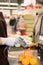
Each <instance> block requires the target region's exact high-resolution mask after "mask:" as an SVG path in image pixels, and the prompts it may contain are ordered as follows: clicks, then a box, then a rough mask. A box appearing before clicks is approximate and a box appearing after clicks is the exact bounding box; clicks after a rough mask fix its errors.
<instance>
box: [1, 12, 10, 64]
mask: <svg viewBox="0 0 43 65" xmlns="http://www.w3.org/2000/svg"><path fill="white" fill-rule="evenodd" d="M0 37H7V25H6V21H5V19H4V17H3V14H2V12H0ZM0 65H9V62H8V48H7V46H6V45H0Z"/></svg>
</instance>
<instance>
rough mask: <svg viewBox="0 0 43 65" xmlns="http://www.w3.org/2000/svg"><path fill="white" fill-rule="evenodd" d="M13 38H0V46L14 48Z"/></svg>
mask: <svg viewBox="0 0 43 65" xmlns="http://www.w3.org/2000/svg"><path fill="white" fill-rule="evenodd" d="M14 44H15V38H0V45H8V46H14Z"/></svg>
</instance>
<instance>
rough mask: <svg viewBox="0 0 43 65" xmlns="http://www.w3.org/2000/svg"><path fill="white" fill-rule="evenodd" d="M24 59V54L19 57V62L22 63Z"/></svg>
mask: <svg viewBox="0 0 43 65" xmlns="http://www.w3.org/2000/svg"><path fill="white" fill-rule="evenodd" d="M23 58H24V54H23V53H21V54H19V55H18V61H19V62H21V61H22V59H23Z"/></svg>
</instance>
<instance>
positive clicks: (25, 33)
mask: <svg viewBox="0 0 43 65" xmlns="http://www.w3.org/2000/svg"><path fill="white" fill-rule="evenodd" d="M0 12H2V13H3V16H4V19H5V21H6V26H7V36H8V38H10V37H11V38H15V43H14V46H11V45H8V47H7V48H8V61H9V65H43V0H0ZM9 44H10V43H9ZM5 50H6V48H5ZM3 61H4V60H3Z"/></svg>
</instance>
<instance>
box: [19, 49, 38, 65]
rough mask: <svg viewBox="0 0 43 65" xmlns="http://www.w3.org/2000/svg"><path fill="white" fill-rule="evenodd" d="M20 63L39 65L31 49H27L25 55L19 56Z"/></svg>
mask: <svg viewBox="0 0 43 65" xmlns="http://www.w3.org/2000/svg"><path fill="white" fill-rule="evenodd" d="M18 62H21V64H22V65H37V63H38V61H37V59H36V58H35V57H34V56H33V54H32V51H31V50H30V48H29V49H25V50H24V52H23V53H20V54H19V55H18Z"/></svg>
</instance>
